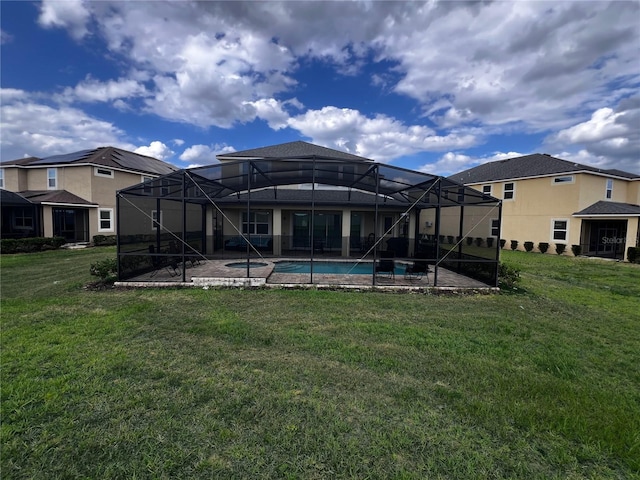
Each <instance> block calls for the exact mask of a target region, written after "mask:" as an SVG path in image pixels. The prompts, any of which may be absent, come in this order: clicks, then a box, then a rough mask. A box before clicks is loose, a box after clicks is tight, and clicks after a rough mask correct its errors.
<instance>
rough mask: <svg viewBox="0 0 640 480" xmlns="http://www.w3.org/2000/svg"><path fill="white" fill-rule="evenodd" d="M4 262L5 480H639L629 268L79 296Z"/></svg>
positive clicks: (65, 270) (527, 262) (561, 264)
mask: <svg viewBox="0 0 640 480" xmlns="http://www.w3.org/2000/svg"><path fill="white" fill-rule="evenodd" d="M114 255H115V252H114V250H113V249H111V248H102V249H87V250H79V251H56V252H46V253H42V254H33V255H12V256H3V257H1V258H0V261H1V262H2V263H1V275H2V277H1V295H2V299H1V307H2V310H1V315H2V332H1V333H2V337H1V345H0V346H1V351H0V355H1V382H2V383H1V386H2V392H1V394H2V405H1V406H2V412H1V413H2V422H1V426H0V432H1V442H2V451H1V460H0V461H1V464H0V467H1V474H2V478H3V479H4V478H7V479H9V478H30V479H31V478H35V479H39V478H42V479H55V478H101V479H102V478H207V479H210V478H225V479H226V478H301V479H324V478H358V479H362V478H398V479H413V478H415V479H422V478H436V479H437V478H443V479H445V478H446V479H449V478H465V479H466V478H474V479H475V478H522V479H525V478H526V479H530V478H545V479H547V478H557V479H566V478H575V479H582V478H593V479H601V478H618V479H619V478H640V388H639V385H640V268H639V267H638V266H637V265H628V264H621V263H614V262H605V261H594V260H588V259H576V258H570V257H557V256H555V255H553V256H552V255H546V256H545V255H541V254H535V253H524V252H503V260H504V261H505V262H506V263H509V264H510V265H513V266H516V267H518V268H520V269H521V270H522V277H523V278H522V283H521V288H520V289H519V290H518V291H517V292H516V293H509V294H501V295H490V296H483V295H478V296H434V295H418V294H389V293H372V292H369V293H355V292H339V291H300V290H289V291H285V290H216V289H210V290H202V289H163V290H159V289H158V290H106V291H91V290H86V289H84V288H83V286H84V285H86V284H87V283H88V282H90V281H91V280H92V278H91V277H90V276H89V274H88V269H89V265H90V263H91V262H92V261H95V260H97V259H103V258H107V257H110V256H114Z"/></svg>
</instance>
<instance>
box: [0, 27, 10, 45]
mask: <svg viewBox="0 0 640 480" xmlns="http://www.w3.org/2000/svg"><path fill="white" fill-rule="evenodd" d="M11 41H13V35H11V34H10V33H8V32H5V31H4V30H0V45H4V44H5V43H10V42H11Z"/></svg>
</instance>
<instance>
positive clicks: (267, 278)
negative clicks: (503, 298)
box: [118, 257, 493, 289]
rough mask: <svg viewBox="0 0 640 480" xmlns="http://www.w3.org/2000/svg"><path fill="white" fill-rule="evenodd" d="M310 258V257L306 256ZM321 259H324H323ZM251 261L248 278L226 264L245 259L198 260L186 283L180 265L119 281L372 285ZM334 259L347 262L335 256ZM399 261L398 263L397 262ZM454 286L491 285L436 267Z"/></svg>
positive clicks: (391, 281)
mask: <svg viewBox="0 0 640 480" xmlns="http://www.w3.org/2000/svg"><path fill="white" fill-rule="evenodd" d="M290 260H291V261H304V260H305V259H304V258H300V257H296V258H278V259H277V261H278V262H282V261H290ZM306 260H309V259H306ZM323 260H324V259H323ZM251 261H252V262H261V263H266V264H267V265H266V266H261V267H251V268H250V272H249V273H250V278H247V269H246V268H237V267H229V266H227V265H229V264H231V263H238V262H246V259H229V258H226V259H222V260H207V261H201V262H200V264H196V265H193V266H191V265H189V266H188V267H187V269H186V271H185V279H186V283H182V267H181V266H180V267H179V272H180V273H179V274H176V272H174V271H173V269H171V268H161V269H159V270H156V271H153V272H149V273H145V274H143V275H139V276H137V277H134V278H131V279H128V280H126V281H123V282H118V285H123V286H160V285H162V284H164V285H167V284H169V285H171V284H180V285H183V286H184V285H192V286H234V285H235V286H297V285H310V284H312V285H327V286H350V287H372V286H373V285H372V275H357V274H351V275H347V274H326V273H314V274H313V282H311V275H310V274H309V273H278V272H274V267H275V262H274V261H273V260H272V259H256V258H254V259H252V260H251ZM335 261H336V262H337V261H343V262H344V261H349V262H353V261H354V259H349V260H345V259H344V258H342V259H335ZM398 263H401V262H398ZM433 268H434V267H433V266H432V267H431V270H432V271H431V272H430V273H429V275H428V279H427V277H426V276H423V277H421V278H419V279H406V278H405V277H404V275H402V274H397V275H395V278H392V277H388V276H382V275H379V276H377V277H376V286H378V287H394V288H396V287H406V288H427V287H430V288H433V286H434V285H433V282H434V278H435V277H434V272H433ZM440 287H444V288H448V289H450V288H456V289H478V288H483V289H486V288H492V287H493V286H492V285H487V284H485V283H482V282H480V281H478V280H474V279H472V278H469V277H466V276H464V275H460V274H458V273H455V272H452V271H450V270H447V269H445V268H442V267H439V268H438V287H437V288H440Z"/></svg>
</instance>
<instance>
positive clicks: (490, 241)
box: [487, 237, 494, 248]
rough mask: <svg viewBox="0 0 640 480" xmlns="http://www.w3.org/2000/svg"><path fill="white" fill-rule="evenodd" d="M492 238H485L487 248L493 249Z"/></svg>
mask: <svg viewBox="0 0 640 480" xmlns="http://www.w3.org/2000/svg"><path fill="white" fill-rule="evenodd" d="M493 240H494V239H493V237H487V247H489V248H491V247H493Z"/></svg>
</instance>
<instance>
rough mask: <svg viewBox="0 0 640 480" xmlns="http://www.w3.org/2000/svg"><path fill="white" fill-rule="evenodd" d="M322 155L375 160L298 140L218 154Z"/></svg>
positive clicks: (228, 156) (235, 156) (233, 156)
mask: <svg viewBox="0 0 640 480" xmlns="http://www.w3.org/2000/svg"><path fill="white" fill-rule="evenodd" d="M310 157H322V158H325V159H332V160H350V161H354V160H355V161H361V162H372V161H373V160H371V159H369V158H365V157H360V156H358V155H353V154H351V153H347V152H341V151H340V150H334V149H332V148H327V147H321V146H320V145H314V144H313V143H308V142H303V141H300V140H299V141H296V142H289V143H281V144H279V145H271V146H269V147H261V148H253V149H251V150H243V151H241V152H233V153H225V154H223V155H217V158H218V159H219V160H220V159H233V160H240V159H242V158H247V159H253V158H310Z"/></svg>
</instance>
